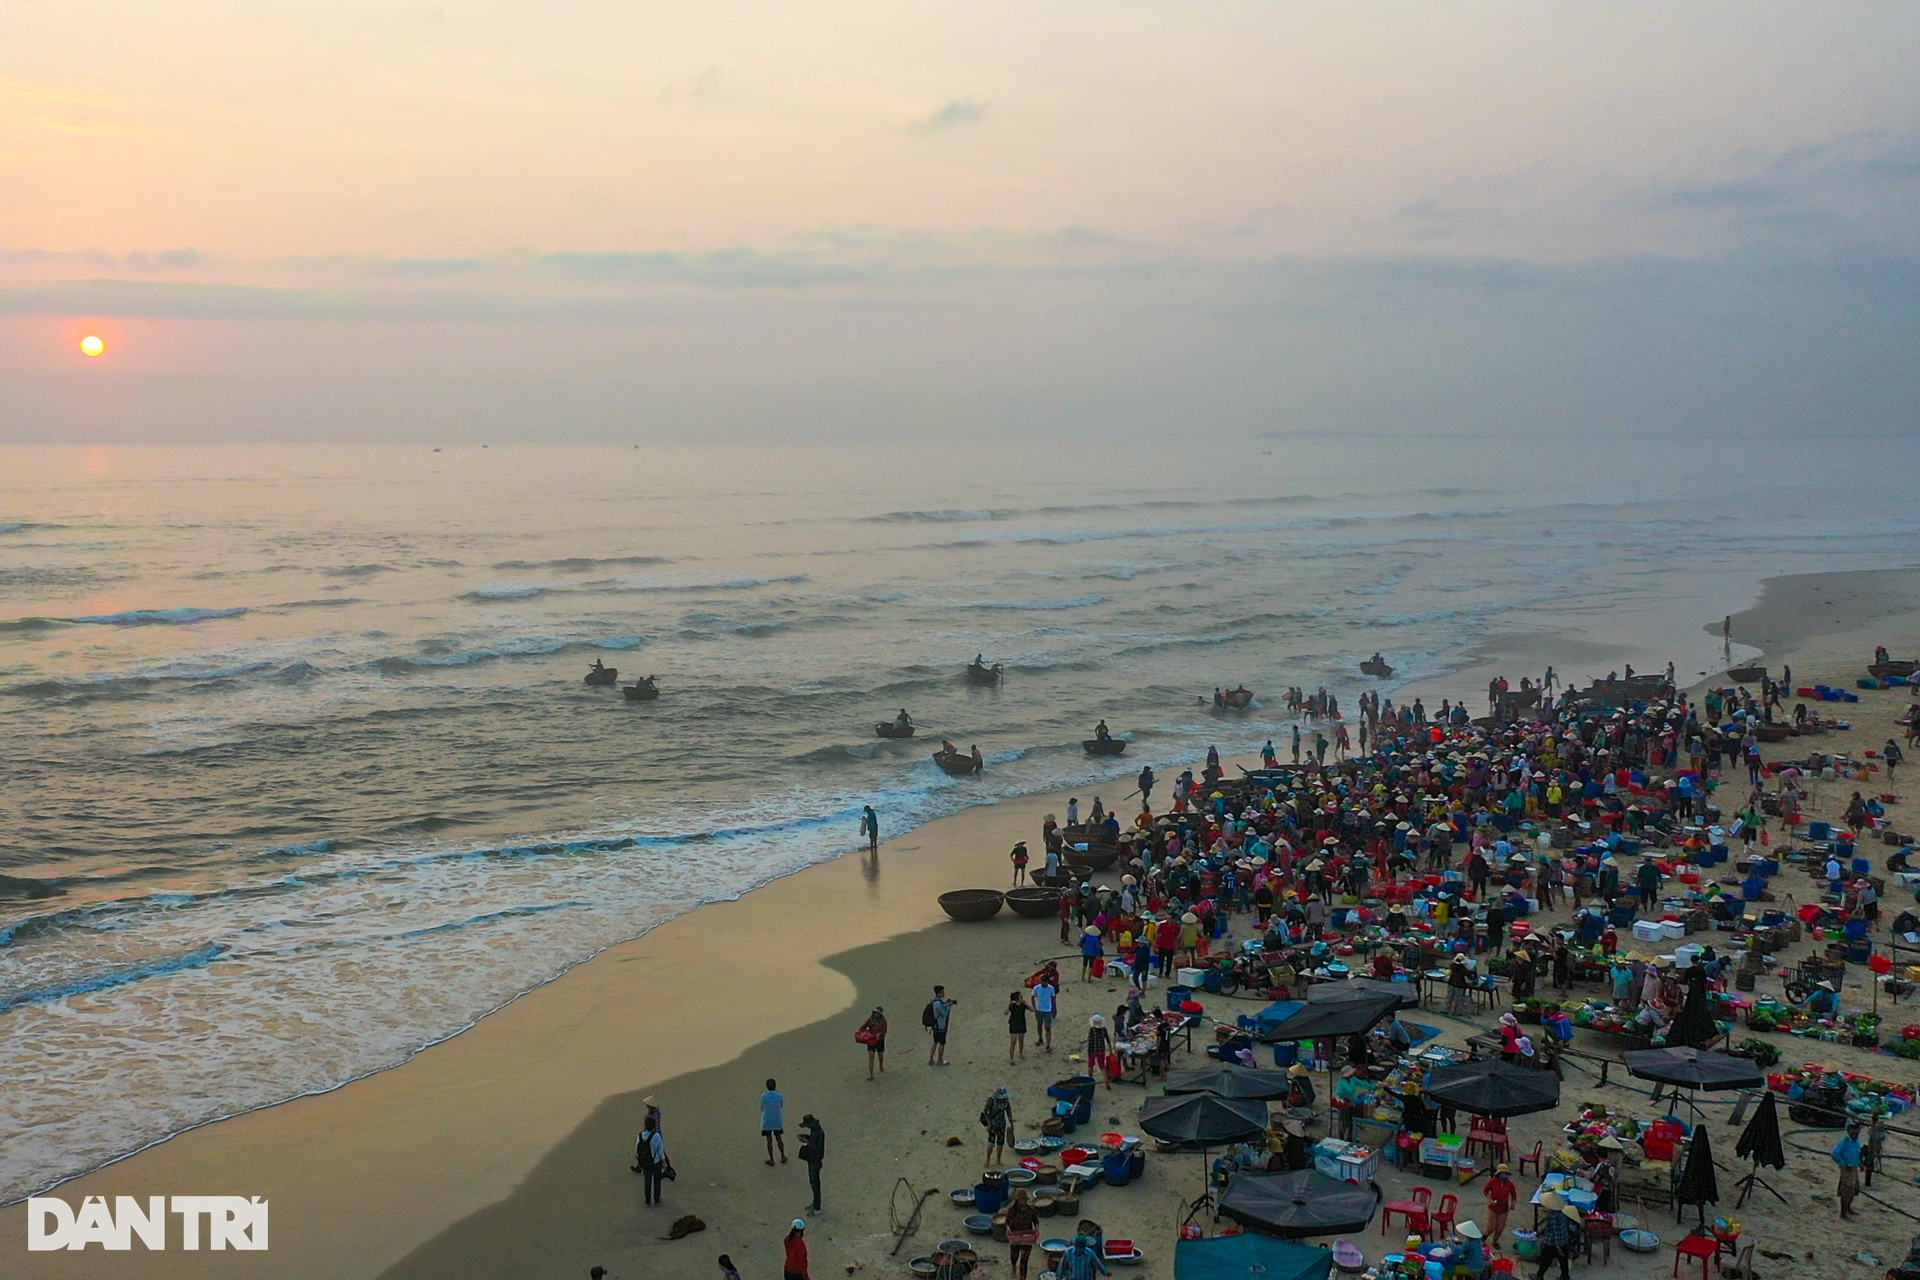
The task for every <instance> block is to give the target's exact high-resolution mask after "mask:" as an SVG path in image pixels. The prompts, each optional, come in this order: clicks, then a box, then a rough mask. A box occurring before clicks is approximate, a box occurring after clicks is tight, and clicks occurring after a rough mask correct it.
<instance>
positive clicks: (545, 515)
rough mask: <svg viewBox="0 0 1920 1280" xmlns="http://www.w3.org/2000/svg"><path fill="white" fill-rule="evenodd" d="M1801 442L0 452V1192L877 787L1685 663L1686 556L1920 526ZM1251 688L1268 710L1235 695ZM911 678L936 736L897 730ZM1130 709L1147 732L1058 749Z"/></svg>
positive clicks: (908, 820)
mask: <svg viewBox="0 0 1920 1280" xmlns="http://www.w3.org/2000/svg"><path fill="white" fill-rule="evenodd" d="M1797 457H1798V455H1797V453H1796V451H1795V450H1794V449H1792V448H1791V447H1789V446H1777V445H1755V446H1752V447H1743V448H1741V449H1739V450H1726V449H1718V448H1717V449H1716V451H1715V453H1714V454H1712V455H1708V456H1707V457H1704V458H1695V457H1690V456H1689V455H1688V452H1687V451H1686V450H1684V449H1681V448H1678V447H1676V448H1674V449H1673V450H1671V451H1668V450H1666V449H1664V448H1662V447H1659V446H1650V445H1647V444H1646V443H1645V442H1639V443H1636V444H1635V445H1634V446H1633V447H1632V449H1630V450H1628V449H1617V448H1609V447H1605V446H1600V445H1592V446H1587V445H1573V444H1545V445H1543V444H1538V443H1531V442H1526V443H1522V442H1512V441H1490V440H1469V441H1456V442H1450V443H1444V444H1443V443H1434V442H1421V441H1413V440H1388V439H1360V440H1357V441H1336V440H1308V441H1292V442H1283V441H1277V440H1267V441H1255V442H1252V443H1250V444H1249V443H1244V442H1243V443H1233V442H1228V443H1224V444H1210V443H1208V442H1207V440H1206V438H1205V433H1204V432H1196V433H1195V434H1194V437H1193V438H1191V439H1187V438H1183V437H1182V435H1181V434H1180V433H1173V434H1171V435H1169V436H1168V437H1167V438H1166V439H1165V440H1163V441H1160V442H1157V443H1153V444H1134V445H1107V446H1100V447H1085V448H1074V449H1067V448H1042V447H1033V448H1027V449H1021V448H1008V447H995V448H991V449H983V450H981V451H978V452H971V453H961V452H956V451H946V450H942V449H937V448H928V449H912V450H907V449H872V448H866V447H852V446H833V447H824V448H820V449H810V450H779V449H713V450H698V449H679V450H674V449H662V448H651V447H649V448H641V449H633V448H626V447H564V446H493V447H491V448H487V449H482V448H480V447H479V446H477V445H459V446H447V447H446V448H445V450H444V452H437V453H436V452H433V451H432V450H431V449H430V448H428V447H426V446H411V445H409V446H390V447H338V446H333V447H323V446H204V447H177V448H163V447H144V448H122V447H97V448H79V447H76V448H56V447H45V448H0V783H3V784H4V785H0V876H3V877H4V879H0V1061H4V1062H5V1064H6V1075H7V1087H6V1089H5V1091H4V1097H3V1099H0V1199H12V1198H16V1197H18V1196H21V1195H24V1194H26V1193H28V1192H29V1191H31V1190H34V1189H37V1188H39V1187H42V1186H45V1185H47V1184H48V1183H50V1182H53V1181H55V1180H57V1179H59V1178H62V1177H65V1176H68V1175H72V1174H75V1173H78V1172H82V1171H84V1170H86V1169H88V1168H91V1167H94V1166H96V1165H98V1164H100V1163H101V1162H103V1161H106V1160H110V1159H112V1158H114V1157H116V1156H119V1155H123V1154H125V1153H127V1152H129V1151H132V1150H134V1149H137V1148H138V1147H140V1146H142V1145H144V1144H146V1143H148V1142H151V1141H154V1140H156V1139H158V1138H161V1137H164V1136H165V1135H167V1134H169V1133H173V1132H177V1131H178V1130H180V1129H182V1128H184V1127H188V1126H191V1125H193V1124H196V1123H199V1122H203V1121H205V1120H207V1119H210V1118H213V1117H216V1116H220V1115H224V1114H230V1113H233V1112H237V1111H242V1110H246V1109H248V1108H253V1107H258V1106H262V1105H265V1104H268V1103H272V1102H274V1101H278V1100H281V1099H285V1098H287V1097H290V1096H292V1095H296V1094H299V1093H303V1092H307V1091H310V1090H317V1089H325V1088H328V1087H331V1086H333V1085H337V1084H339V1083H341V1082H342V1081H345V1080H347V1079H350V1078H352V1077H354V1076H357V1075H361V1074H364V1073H366V1072H369V1071H373V1070H377V1069H379V1068H381V1067H385V1066H390V1065H392V1064H394V1063H396V1062H399V1061H401V1060H403V1059H404V1058H405V1057H406V1056H407V1055H408V1054H410V1053H412V1052H413V1051H415V1050H417V1049H418V1048H419V1047H421V1046H422V1045H424V1044H427V1043H430V1042H432V1041H434V1040H436V1039H440V1038H443V1037H445V1036H447V1035H449V1034H452V1033H453V1032H456V1031H458V1030H459V1029H461V1028H462V1027H464V1026H466V1025H467V1024H469V1023H471V1022H472V1021H473V1020H474V1019H475V1018H477V1017H479V1016H481V1015H483V1014H485V1013H486V1012H487V1011H489V1010H491V1009H493V1008H496V1007H498V1006H499V1005H500V1004H501V1003H503V1002H504V1001H506V1000H508V999H510V998H512V997H513V996H514V995H515V994H517V993H519V992H522V991H524V990H526V989H527V988H529V987H531V986H534V985H536V984H538V983H540V982H542V981H545V980H547V979H549V978H552V977H553V976H555V975H556V974H558V973H560V972H561V971H563V970H564V969H566V968H567V967H568V966H570V965H572V964H575V963H577V962H579V961H580V960H583V959H585V958H586V957H588V956H590V955H592V954H593V953H594V952H596V951H598V950H600V949H601V948H604V947H606V946H608V945H610V944H612V943H615V942H618V941H621V940H623V939H627V938H631V937H633V936H635V935H636V934H639V933H641V932H644V931H645V930H646V929H647V928H649V927H650V926H652V925H655V924H657V923H659V922H661V921H663V920H666V919H668V918H670V917H672V916H674V915H677V914H679V913H681V912H684V911H687V910H689V909H691V908H692V907H694V906H696V905H698V904H699V903H701V902H705V901H711V900H714V899H716V898H723V897H729V896H733V895H737V894H739V893H741V892H743V891H745V890H747V889H750V888H752V887H753V886H755V885H758V884H762V883H764V882H765V881H767V880H769V879H771V878H773V877H775V876H778V875H781V874H783V873H786V872H790V871H793V870H795V869H797V868H800V867H803V866H805V865H807V864H809V863H813V862H817V861H820V860H821V859H824V858H827V857H831V856H833V855H834V854H836V853H838V852H841V851H843V850H845V849H847V848H849V847H851V845H852V844H853V843H854V840H855V818H856V815H857V813H858V809H859V806H860V805H861V804H862V803H863V802H866V801H872V802H873V803H874V804H875V805H876V806H877V807H878V808H879V809H880V811H881V814H882V817H883V823H884V828H885V831H886V833H887V834H889V835H891V834H897V833H898V832H900V831H901V830H903V829H905V828H908V827H910V826H912V825H914V824H917V823H921V822H925V821H927V820H928V819H930V818H933V817H937V816H939V815H942V814H946V813H951V812H954V811H955V810H957V809H959V808H962V807H964V806H967V805H971V804H978V803H981V802H983V801H988V800H992V799H996V798H1004V797H1008V796H1014V795H1019V794H1023V793H1029V792H1034V791H1038V790H1042V789H1046V788H1052V787H1056V786H1068V785H1073V786H1079V785H1081V784H1082V783H1083V782H1084V783H1093V782H1095V781H1096V780H1097V779H1099V778H1101V777H1106V778H1109V779H1118V778H1119V777H1120V776H1122V775H1130V774H1131V773H1132V772H1134V771H1136V770H1137V769H1138V768H1139V766H1140V765H1141V764H1142V763H1145V762H1151V763H1155V764H1163V763H1176V762H1185V761H1189V760H1191V759H1192V758H1193V757H1194V755H1195V754H1196V753H1197V752H1199V751H1201V750H1203V749H1204V748H1205V747H1206V745H1208V744H1209V743H1217V744H1218V745H1219V746H1220V747H1221V748H1222V750H1246V749H1250V748H1252V747H1256V746H1258V744H1259V743H1260V742H1261V741H1262V739H1264V738H1265V737H1266V736H1268V735H1269V734H1275V733H1278V732H1279V730H1280V727H1281V724H1282V715H1281V713H1280V712H1279V710H1278V706H1279V695H1280V693H1281V691H1282V690H1283V689H1284V687H1285V686H1286V685H1288V684H1299V685H1303V686H1306V687H1308V688H1309V689H1311V688H1313V687H1315V686H1318V685H1326V686H1327V687H1329V688H1331V689H1334V690H1336V691H1337V692H1339V693H1341V694H1342V695H1344V696H1346V697H1347V698H1348V699H1349V700H1351V697H1352V695H1353V694H1354V693H1355V692H1357V690H1358V688H1359V681H1358V676H1357V672H1356V670H1355V663H1356V662H1357V661H1358V660H1359V659H1360V658H1362V657H1365V656H1367V655H1369V654H1371V653H1372V652H1373V651H1374V650H1376V649H1379V650H1383V651H1385V652H1386V654H1387V655H1388V657H1389V658H1390V659H1391V660H1392V661H1393V662H1394V663H1395V664H1396V665H1397V666H1399V667H1400V669H1401V674H1403V675H1410V676H1416V677H1432V676H1434V675H1436V674H1439V673H1443V672H1445V671H1447V670H1449V669H1450V668H1454V667H1458V666H1460V665H1462V664H1463V663H1464V662H1465V661H1466V657H1465V655H1466V653H1467V651H1468V649H1469V648H1470V647H1471V646H1473V645H1475V644H1476V643H1479V642H1481V641H1484V640H1485V639H1487V637H1488V636H1490V635H1492V634H1495V633H1497V632H1501V631H1505V630H1515V629H1539V628H1555V627H1570V628H1573V629H1575V630H1578V631H1581V632H1583V633H1590V632H1591V631H1592V629H1593V628H1594V627H1595V625H1596V621H1595V620H1596V619H1615V618H1618V617H1622V616H1626V615H1628V614H1631V613H1633V612H1634V611H1636V610H1639V611H1641V612H1643V613H1644V614H1645V616H1646V617H1647V618H1650V619H1664V621H1663V622H1661V623H1660V625H1661V626H1663V627H1665V631H1664V632H1663V633H1662V634H1661V635H1659V636H1656V637H1654V639H1655V640H1658V641H1662V642H1665V641H1669V640H1670V641H1671V644H1672V645H1673V646H1674V648H1675V652H1678V653H1680V654H1682V656H1683V657H1686V658H1689V659H1691V658H1693V657H1699V664H1700V665H1704V663H1705V661H1706V659H1705V657H1704V656H1700V654H1701V653H1702V652H1703V645H1704V644H1708V643H1710V642H1705V641H1704V638H1703V637H1702V636H1701V634H1700V633H1699V631H1698V628H1699V626H1700V624H1701V623H1702V622H1703V621H1705V620H1706V619H1707V618H1708V617H1710V616H1717V615H1718V613H1719V612H1721V611H1723V605H1724V607H1732V605H1737V604H1738V603H1739V600H1737V599H1736V600H1734V601H1733V602H1732V604H1725V602H1724V601H1723V599H1722V598H1721V597H1718V596H1716V597H1714V598H1713V600H1712V601H1711V602H1709V603H1702V604H1699V605H1697V606H1696V605H1695V603H1694V600H1695V598H1696V595H1697V594H1698V591H1697V588H1698V585H1699V584H1701V583H1705V582H1712V583H1717V584H1724V583H1727V582H1737V583H1739V584H1743V585H1741V586H1740V587H1739V588H1738V590H1739V591H1744V590H1746V589H1747V588H1748V587H1750V586H1751V584H1752V583H1753V582H1754V581H1756V580H1757V579H1758V578H1760V577H1762V576H1765V575H1768V574H1772V573H1781V572H1793V571H1807V570H1816V569H1826V568H1859V567H1876V566H1881V565H1891V564H1899V563H1904V562H1905V561H1906V560H1909V559H1911V557H1912V547H1913V546H1914V539H1915V534H1916V532H1917V531H1920V515H1916V514H1914V513H1913V512H1912V511H1911V505H1910V504H1901V503H1899V502H1897V501H1895V499H1894V496H1893V491H1894V490H1895V489H1897V486H1886V487H1885V488H1886V489H1887V491H1888V495H1889V496H1888V497H1886V498H1885V499H1876V498H1874V497H1872V496H1871V495H1869V496H1867V497H1860V496H1858V495H1857V494H1856V493H1855V492H1854V491H1853V489H1854V487H1853V486H1848V488H1847V492H1846V495H1845V496H1844V497H1843V496H1842V495H1841V493H1839V492H1837V491H1836V492H1835V493H1832V494H1828V493H1824V492H1821V491H1819V490H1818V489H1817V488H1813V487H1811V486H1809V484H1808V482H1806V481H1805V480H1804V479H1801V478H1799V476H1798V472H1799V470H1800V468H1799V464H1798V462H1797ZM1709 460H1710V461H1711V465H1705V464H1706V463H1707V462H1708V461H1709ZM1876 504H1877V505H1876ZM1676 619H1677V620H1679V621H1678V622H1676V621H1675V620H1676ZM975 653H984V654H986V655H987V657H988V660H989V661H1000V662H1004V663H1005V664H1006V667H1007V679H1006V683H1005V686H1004V687H1003V688H1000V689H977V688H971V687H968V686H967V685H966V684H965V683H964V682H963V681H962V679H961V677H960V669H961V666H962V664H964V663H965V662H966V661H967V660H968V659H970V658H971V657H973V655H974V654H975ZM596 658H597V659H600V660H602V661H604V662H605V663H607V664H608V665H610V666H618V667H619V668H620V669H621V673H622V679H623V681H625V680H626V679H628V678H630V677H632V676H634V675H644V674H649V673H657V674H658V675H659V677H660V685H661V688H662V690H663V696H662V698H661V700H660V701H659V702H657V703H654V704H650V705H648V704H636V705H628V704H627V703H626V701H625V700H624V699H623V698H622V697H621V696H620V695H619V693H618V692H615V691H609V690H605V689H589V688H586V687H585V686H583V684H582V683H581V676H582V675H583V674H584V672H585V670H586V667H587V666H588V664H589V663H590V662H591V661H593V660H594V659H596ZM1686 668H1687V664H1686V662H1683V663H1682V669H1683V671H1684V670H1686ZM1563 669H1564V668H1563ZM1569 674H1573V675H1582V674H1599V673H1598V672H1592V673H1589V672H1584V671H1580V670H1574V671H1571V672H1569ZM1398 678H1399V677H1398V676H1396V681H1397V680H1398ZM1239 682H1245V683H1246V684H1247V685H1248V686H1249V687H1251V688H1253V689H1254V690H1256V691H1257V692H1259V693H1260V694H1262V695H1265V697H1266V702H1267V707H1266V709H1257V710H1255V711H1254V712H1253V713H1251V714H1250V715H1247V716H1244V717H1233V718H1225V717H1221V716H1218V715H1216V714H1215V713H1214V712H1213V711H1212V709H1211V706H1210V703H1211V693H1212V690H1213V687H1214V686H1215V685H1216V684H1223V683H1224V684H1229V685H1231V684H1235V683H1239ZM1392 683H1394V682H1389V686H1388V687H1391V684H1392ZM1461 692H1470V690H1466V689H1463V690H1461ZM1202 696H1204V697H1205V703H1204V704H1203V703H1202V702H1201V701H1199V699H1200V698H1201V697H1202ZM903 706H904V707H908V708H910V709H911V710H912V712H913V714H914V716H915V717H916V719H917V720H918V721H919V722H920V724H921V726H922V731H921V732H922V736H921V737H920V738H917V739H914V740H912V741H907V742H882V741H879V740H877V739H876V738H875V737H874V735H873V731H872V725H873V722H874V721H876V720H880V719H884V718H890V717H891V715H892V714H893V712H894V711H896V710H897V709H899V708H900V707H903ZM1101 716H1105V717H1106V719H1107V721H1108V722H1109V724H1111V725H1112V726H1113V728H1114V730H1115V731H1116V732H1119V733H1121V734H1123V735H1125V736H1127V737H1130V738H1131V739H1133V741H1134V745H1133V746H1132V747H1131V748H1130V749H1129V751H1128V754H1127V756H1126V757H1125V759H1124V761H1123V762H1119V763H1114V764H1111V765H1110V766H1102V765H1099V764H1095V763H1093V762H1090V761H1089V760H1088V759H1087V758H1086V757H1085V756H1084V754H1083V753H1082V751H1081V749H1080V746H1079V742H1080V739H1081V738H1083V737H1086V736H1088V733H1089V732H1090V727H1091V726H1092V724H1093V723H1094V721H1095V720H1096V719H1098V718H1099V717H1101ZM942 735H945V736H950V737H952V738H954V739H955V740H957V741H958V742H959V743H960V744H961V745H962V746H963V747H966V746H969V745H971V744H973V743H978V744H979V745H980V747H981V748H982V750H983V751H985V752H986V755H987V759H988V761H989V768H988V771H987V774H986V776H985V778H984V779H981V780H977V781H975V780H968V781H964V782H963V781H956V780H954V779H950V778H947V777H946V776H944V775H943V774H941V773H939V772H938V771H937V770H936V769H935V768H934V767H933V765H932V763H931V762H930V761H929V760H928V759H927V753H928V751H929V750H931V748H932V747H933V746H934V745H937V740H938V738H939V737H940V736H942ZM1128 785H1129V784H1119V783H1116V785H1113V786H1112V787H1111V788H1110V790H1111V792H1112V795H1111V796H1110V797H1109V798H1110V799H1111V798H1113V797H1116V796H1118V795H1119V794H1120V793H1123V792H1125V791H1126V790H1127V789H1128ZM1096 789H1097V788H1096ZM1089 794H1091V793H1089Z"/></svg>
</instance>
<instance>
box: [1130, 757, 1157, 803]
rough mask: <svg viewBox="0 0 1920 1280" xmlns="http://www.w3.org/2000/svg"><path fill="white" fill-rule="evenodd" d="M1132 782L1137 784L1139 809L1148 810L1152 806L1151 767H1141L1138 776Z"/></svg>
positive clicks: (1152, 780)
mask: <svg viewBox="0 0 1920 1280" xmlns="http://www.w3.org/2000/svg"><path fill="white" fill-rule="evenodd" d="M1134 781H1135V782H1136V783H1137V784H1139V787H1140V807H1141V808H1142V809H1145V808H1149V807H1150V806H1151V805H1152V804H1153V784H1154V776H1153V766H1152V765H1145V766H1143V767H1142V768H1141V770H1140V776H1139V777H1138V778H1136V779H1134Z"/></svg>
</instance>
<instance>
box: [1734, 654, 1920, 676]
mask: <svg viewBox="0 0 1920 1280" xmlns="http://www.w3.org/2000/svg"><path fill="white" fill-rule="evenodd" d="M1916 671H1920V662H1907V661H1903V660H1901V659H1899V658H1889V659H1888V660H1887V661H1885V662H1875V663H1872V664H1871V665H1869V666H1868V667H1867V674H1868V675H1870V676H1874V677H1876V678H1878V677H1880V676H1903V677H1904V676H1910V675H1912V674H1913V673H1914V672H1916ZM1728 674H1729V675H1731V674H1732V672H1728Z"/></svg>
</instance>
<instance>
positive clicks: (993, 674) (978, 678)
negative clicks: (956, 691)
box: [967, 662, 1007, 684]
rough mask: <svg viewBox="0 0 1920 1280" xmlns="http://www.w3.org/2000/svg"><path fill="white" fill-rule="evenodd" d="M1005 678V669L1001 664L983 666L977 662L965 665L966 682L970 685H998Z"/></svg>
mask: <svg viewBox="0 0 1920 1280" xmlns="http://www.w3.org/2000/svg"><path fill="white" fill-rule="evenodd" d="M1006 678H1007V669H1006V667H1005V666H1004V665H1002V664H1001V663H998V662H996V663H994V664H993V665H992V666H990V667H989V666H983V665H982V664H980V663H978V662H969V663H968V664H967V681H968V683H970V684H999V683H1000V682H1001V681H1002V680H1004V679H1006Z"/></svg>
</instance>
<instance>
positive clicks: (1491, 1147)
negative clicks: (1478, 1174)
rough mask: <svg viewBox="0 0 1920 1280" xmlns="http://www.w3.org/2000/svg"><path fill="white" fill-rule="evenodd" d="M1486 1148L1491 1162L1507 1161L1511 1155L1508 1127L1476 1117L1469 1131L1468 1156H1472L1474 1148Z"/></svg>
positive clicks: (1499, 1122)
mask: <svg viewBox="0 0 1920 1280" xmlns="http://www.w3.org/2000/svg"><path fill="white" fill-rule="evenodd" d="M1476 1147H1484V1148H1486V1152H1487V1157H1488V1159H1489V1160H1490V1161H1494V1162H1498V1161H1501V1160H1505V1159H1507V1158H1508V1155H1509V1146H1508V1141H1507V1126H1506V1125H1505V1124H1504V1123H1502V1122H1501V1121H1498V1120H1483V1119H1481V1118H1480V1117H1478V1116H1476V1117H1474V1120H1473V1124H1472V1126H1471V1127H1469V1128H1468V1130H1467V1154H1468V1155H1472V1154H1473V1152H1474V1148H1476Z"/></svg>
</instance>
